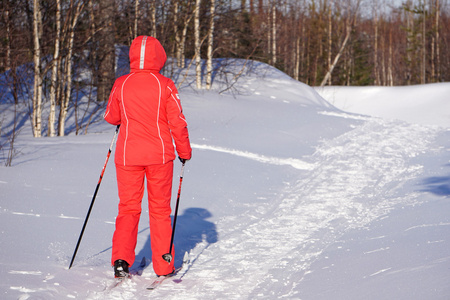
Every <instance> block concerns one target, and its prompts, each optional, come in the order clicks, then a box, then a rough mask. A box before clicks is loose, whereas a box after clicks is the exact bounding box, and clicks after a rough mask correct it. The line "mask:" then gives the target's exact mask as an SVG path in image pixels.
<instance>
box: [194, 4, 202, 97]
mask: <svg viewBox="0 0 450 300" xmlns="http://www.w3.org/2000/svg"><path fill="white" fill-rule="evenodd" d="M200 4H201V0H195V18H194V22H195V27H194V35H195V73H196V82H197V88H198V89H201V88H202V66H201V57H200V47H201V43H200Z"/></svg>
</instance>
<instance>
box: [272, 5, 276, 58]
mask: <svg viewBox="0 0 450 300" xmlns="http://www.w3.org/2000/svg"><path fill="white" fill-rule="evenodd" d="M276 64H277V10H276V6H275V1H272V65H274V66H275V65H276Z"/></svg>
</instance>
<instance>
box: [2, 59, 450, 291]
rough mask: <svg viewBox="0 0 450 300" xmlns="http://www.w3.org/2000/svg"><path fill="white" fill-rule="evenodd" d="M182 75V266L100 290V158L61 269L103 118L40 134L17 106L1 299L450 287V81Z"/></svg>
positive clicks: (143, 229)
mask: <svg viewBox="0 0 450 300" xmlns="http://www.w3.org/2000/svg"><path fill="white" fill-rule="evenodd" d="M229 67H232V66H229ZM236 68H237V70H238V69H239V67H236ZM219 79H220V78H219V77H217V78H216V80H217V82H219ZM190 82H191V81H189V80H187V81H186V82H185V83H184V87H183V88H182V89H180V93H181V97H182V103H183V107H184V111H185V115H186V117H187V119H188V122H189V130H190V135H191V142H192V146H193V150H194V152H193V159H192V160H191V161H189V162H188V163H187V165H186V169H185V174H184V181H183V188H182V192H181V202H180V212H179V215H178V220H177V228H176V237H175V249H176V258H175V259H176V265H177V266H180V265H181V260H182V256H183V254H184V253H185V252H188V253H189V256H190V264H189V265H188V266H187V267H185V268H184V269H183V270H182V271H181V272H180V273H179V274H178V276H177V277H176V278H174V280H172V279H171V280H168V281H166V282H165V283H164V284H163V285H161V286H160V287H159V288H158V289H156V290H153V291H147V290H146V289H145V287H146V285H147V284H148V283H149V282H150V279H151V278H153V277H154V274H153V271H152V268H151V265H150V266H147V267H146V268H145V269H144V271H143V273H142V274H141V275H140V276H135V277H133V279H132V280H131V281H129V282H127V283H126V284H124V285H123V286H121V287H117V288H115V289H113V290H112V291H106V290H105V289H106V287H107V286H109V285H110V284H111V282H112V281H113V279H112V275H113V274H112V268H111V266H110V254H111V248H110V247H111V237H112V233H113V230H114V218H115V216H116V212H117V204H118V197H117V191H116V183H115V172H114V164H113V160H111V161H110V163H109V165H108V167H107V169H106V173H105V176H104V178H103V182H102V185H101V187H100V190H99V193H98V195H97V199H96V202H95V205H94V208H93V212H92V214H91V217H90V220H89V223H88V226H87V229H86V232H85V234H84V237H83V241H82V243H81V246H80V249H79V251H78V255H77V258H76V260H75V263H74V266H73V267H72V268H71V269H70V270H68V265H69V262H70V259H71V257H72V254H73V251H74V248H75V245H76V241H77V239H78V236H79V233H80V230H81V227H82V225H83V222H84V218H85V216H86V212H87V210H88V208H89V204H90V202H91V199H92V194H93V192H94V189H95V186H96V184H97V181H98V177H99V175H100V171H101V168H102V166H103V163H104V160H105V157H106V154H107V151H108V147H109V144H110V142H111V139H112V137H113V133H114V127H113V126H110V125H108V124H106V123H105V122H97V123H95V124H92V125H91V126H90V127H89V130H88V134H86V135H79V136H76V135H74V134H73V133H72V134H69V135H68V136H66V137H58V138H39V139H35V138H32V137H31V132H30V125H29V123H28V120H27V119H24V120H23V122H22V123H21V124H23V125H22V127H21V128H22V131H21V132H20V134H19V136H18V139H17V141H16V144H15V148H16V149H17V150H18V153H17V155H16V156H15V157H14V159H13V166H12V167H3V165H2V167H0V191H1V193H0V215H1V218H0V228H1V231H0V232H1V235H0V243H1V246H0V266H1V268H0V276H1V278H2V280H1V282H0V298H1V299H71V298H72V299H146V298H154V299H278V298H287V299H450V285H449V282H450V253H449V250H448V249H450V215H449V213H448V212H449V211H450V202H449V195H450V169H449V166H450V131H449V128H450V118H449V117H448V114H449V109H448V105H449V104H448V99H449V98H448V95H449V94H450V84H447V83H443V84H433V85H426V86H414V87H398V88H377V87H367V88H333V87H331V88H326V89H316V90H317V92H318V93H317V92H316V90H315V89H312V88H310V87H308V86H306V85H304V84H302V83H299V82H296V81H294V80H292V79H290V78H289V77H287V76H286V75H284V74H282V73H281V72H279V71H277V70H274V69H272V68H270V67H268V66H267V65H264V64H255V65H254V66H253V68H251V70H250V72H249V73H247V74H245V76H243V77H241V78H240V80H239V81H238V82H237V83H236V84H234V85H233V86H232V87H231V89H229V90H227V91H225V92H222V93H219V92H220V91H223V87H219V86H218V85H217V86H216V87H215V89H214V90H213V91H197V90H195V89H193V88H191V87H190V86H189V83H190ZM319 94H321V95H323V97H324V98H325V99H326V100H325V99H324V98H322V97H321V96H319ZM405 94H407V95H408V96H407V98H406V99H407V101H405V100H404V98H403V97H404V96H405ZM402 98H403V99H402ZM10 106H11V104H9V105H7V104H5V103H2V104H0V108H1V113H0V118H2V120H3V129H2V132H5V131H7V130H8V128H9V129H10V128H11V127H10V120H11V118H12V115H11V112H10V110H9V108H10ZM414 108H416V109H414ZM72 126H73V124H72ZM69 128H70V126H69ZM5 154H6V153H3V154H2V155H5ZM179 168H180V164H179V162H178V161H177V162H176V164H175V171H174V178H175V180H174V194H175V192H176V189H177V188H178V186H177V183H178V180H177V177H178V175H179ZM174 198H175V197H174ZM173 206H174V203H173ZM143 207H144V210H143V211H144V212H145V211H146V210H147V205H146V204H145V201H144V202H143ZM148 228H149V226H148V216H147V214H145V213H144V214H143V215H142V217H141V224H140V231H139V237H138V245H137V248H136V254H137V259H136V265H137V264H138V263H139V262H140V261H141V259H142V258H143V257H145V258H147V262H148V263H150V260H149V259H148V258H150V257H151V250H150V245H149V240H148V239H149V234H148V233H149V232H148V230H149V229H148ZM136 265H135V266H134V267H133V269H135V268H136Z"/></svg>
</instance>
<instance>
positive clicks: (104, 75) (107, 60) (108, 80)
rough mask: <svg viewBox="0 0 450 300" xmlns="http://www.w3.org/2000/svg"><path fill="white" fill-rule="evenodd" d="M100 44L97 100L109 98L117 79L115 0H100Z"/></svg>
mask: <svg viewBox="0 0 450 300" xmlns="http://www.w3.org/2000/svg"><path fill="white" fill-rule="evenodd" d="M100 28H101V30H100V31H99V35H97V42H98V43H99V44H98V47H99V48H98V52H97V54H98V61H99V66H98V74H97V76H98V80H97V101H99V102H104V101H107V100H108V97H109V93H110V91H111V88H112V86H113V84H114V79H115V58H116V55H115V47H114V41H115V39H114V34H115V33H114V0H101V1H100Z"/></svg>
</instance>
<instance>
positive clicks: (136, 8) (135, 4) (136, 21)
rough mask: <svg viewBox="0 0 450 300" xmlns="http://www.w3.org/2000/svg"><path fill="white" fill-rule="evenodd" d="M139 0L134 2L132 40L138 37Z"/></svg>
mask: <svg viewBox="0 0 450 300" xmlns="http://www.w3.org/2000/svg"><path fill="white" fill-rule="evenodd" d="M138 21H139V0H134V38H136V37H137V36H138Z"/></svg>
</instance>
